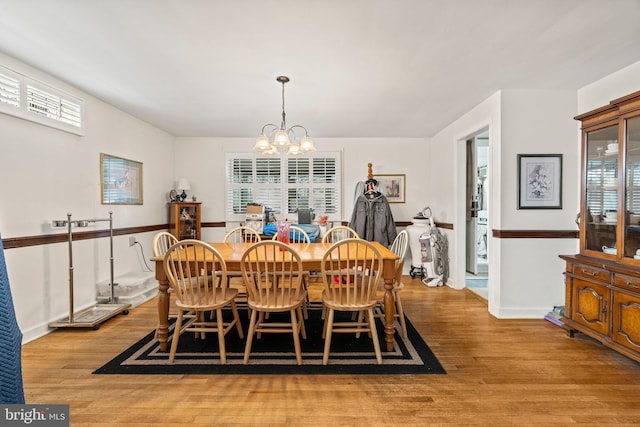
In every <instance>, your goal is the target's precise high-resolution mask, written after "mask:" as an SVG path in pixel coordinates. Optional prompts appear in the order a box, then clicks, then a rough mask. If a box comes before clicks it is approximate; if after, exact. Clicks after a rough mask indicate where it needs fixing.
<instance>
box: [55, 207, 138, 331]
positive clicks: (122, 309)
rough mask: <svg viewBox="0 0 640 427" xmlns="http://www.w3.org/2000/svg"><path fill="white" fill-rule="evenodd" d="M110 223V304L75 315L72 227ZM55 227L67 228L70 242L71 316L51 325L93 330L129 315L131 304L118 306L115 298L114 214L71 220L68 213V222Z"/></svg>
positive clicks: (57, 223) (96, 306)
mask: <svg viewBox="0 0 640 427" xmlns="http://www.w3.org/2000/svg"><path fill="white" fill-rule="evenodd" d="M101 221H109V245H110V255H109V262H110V270H111V271H110V273H111V283H110V286H111V296H110V298H109V303H108V304H96V305H95V306H93V307H89V308H87V309H84V310H82V311H80V312H78V313H74V308H73V233H72V231H71V227H72V226H73V225H76V226H78V227H87V226H89V223H95V222H101ZM52 225H53V226H54V227H64V226H65V225H66V226H67V231H68V235H69V237H68V240H69V316H68V317H65V318H62V319H60V320H58V321H57V322H52V323H49V326H50V327H52V328H69V327H73V328H93V329H98V328H99V327H100V323H102V322H104V321H106V320H107V319H110V318H112V317H114V316H116V315H118V314H120V313H122V314H129V310H128V308H129V307H131V304H118V298H117V297H116V296H115V291H114V287H115V286H116V285H117V284H116V283H114V280H113V273H114V270H113V212H109V218H107V219H82V220H76V221H72V220H71V213H67V220H66V221H64V220H62V221H58V220H54V221H53V222H52Z"/></svg>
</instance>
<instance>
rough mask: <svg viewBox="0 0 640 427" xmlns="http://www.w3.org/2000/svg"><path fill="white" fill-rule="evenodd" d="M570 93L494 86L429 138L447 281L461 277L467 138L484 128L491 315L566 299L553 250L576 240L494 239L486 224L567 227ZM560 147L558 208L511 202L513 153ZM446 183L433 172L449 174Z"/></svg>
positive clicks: (573, 167) (572, 194) (541, 309)
mask: <svg viewBox="0 0 640 427" xmlns="http://www.w3.org/2000/svg"><path fill="white" fill-rule="evenodd" d="M575 96H576V95H575V93H573V92H554V91H502V92H498V93H496V94H494V95H492V96H491V97H489V98H488V99H487V100H485V101H484V102H483V103H481V104H480V105H478V106H477V107H476V108H474V109H472V110H471V111H469V112H468V113H467V114H465V115H463V116H462V117H461V118H460V119H458V120H456V121H455V122H454V123H452V124H451V125H449V126H448V127H447V128H445V129H444V130H443V131H442V132H440V133H438V134H437V135H436V136H435V137H434V138H433V140H432V150H431V152H432V154H433V163H432V164H431V165H430V166H432V176H431V179H430V182H433V183H434V185H432V186H431V187H430V188H429V190H430V193H431V194H432V195H433V196H434V198H433V199H434V201H436V204H435V205H436V209H435V210H434V212H436V213H437V214H436V215H435V217H436V220H438V221H448V222H451V221H453V223H454V230H453V231H452V232H449V233H447V234H448V236H449V241H450V247H449V250H450V255H451V273H452V274H451V280H450V281H449V285H450V286H452V287H454V288H457V289H461V288H463V287H464V276H465V266H464V260H465V245H466V242H465V235H464V234H465V229H466V227H465V197H466V191H465V182H464V177H465V164H466V161H465V156H466V145H465V140H466V139H467V138H468V137H469V136H471V135H473V134H475V133H477V132H479V131H480V130H482V129H488V130H489V144H490V148H489V153H490V154H489V156H490V161H489V185H490V190H489V206H490V208H489V211H490V217H489V224H488V228H489V230H490V231H489V236H488V237H489V239H488V252H489V300H488V304H489V311H490V312H491V313H492V314H494V315H495V316H497V317H542V316H543V315H544V314H546V313H547V312H548V311H550V310H551V309H552V307H553V306H554V305H561V304H563V301H564V290H563V280H562V271H563V269H562V263H561V262H560V259H559V258H558V255H560V254H562V253H575V252H576V250H577V241H576V240H575V239H498V238H493V237H492V232H491V231H492V230H504V231H509V230H549V229H557V230H571V229H575V227H576V226H575V223H574V222H573V219H574V218H575V214H576V212H577V211H578V205H579V203H578V197H577V193H578V191H577V188H578V187H577V185H578V181H577V171H578V145H577V140H576V128H577V127H576V124H575V123H574V122H573V119H572V117H573V116H575V114H576V99H575ZM541 153H559V154H563V169H564V170H563V184H564V192H563V209H562V210H536V211H524V210H518V209H517V182H518V180H517V154H541ZM448 171H454V172H453V177H452V178H453V179H452V180H451V181H449V182H447V181H446V180H442V179H440V180H438V179H437V177H439V176H447V175H448V176H451V172H448Z"/></svg>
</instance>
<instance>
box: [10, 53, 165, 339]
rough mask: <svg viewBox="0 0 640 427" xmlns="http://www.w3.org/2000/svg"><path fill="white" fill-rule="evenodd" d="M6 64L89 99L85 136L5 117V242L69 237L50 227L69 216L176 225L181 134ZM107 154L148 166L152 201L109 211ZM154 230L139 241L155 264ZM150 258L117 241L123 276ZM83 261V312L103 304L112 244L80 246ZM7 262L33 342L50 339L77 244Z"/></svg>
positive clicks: (79, 299)
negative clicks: (104, 171)
mask: <svg viewBox="0 0 640 427" xmlns="http://www.w3.org/2000/svg"><path fill="white" fill-rule="evenodd" d="M0 63H1V64H3V65H5V66H8V67H9V68H12V69H14V70H16V71H18V72H20V73H22V74H25V75H28V76H30V77H33V78H36V79H38V80H40V81H43V82H45V83H47V84H50V85H52V86H54V87H57V88H60V89H63V90H65V91H67V92H69V93H71V94H73V95H75V96H77V97H79V98H82V99H84V102H85V114H86V121H85V127H86V134H85V136H82V137H80V136H76V135H72V134H69V133H66V132H63V131H60V130H56V129H53V128H50V127H47V126H43V125H39V124H35V123H32V122H29V121H26V120H22V119H18V118H15V117H12V116H8V115H5V114H0V129H2V131H1V132H0V145H1V147H2V149H1V150H2V151H1V153H2V154H1V155H0V179H1V180H2V182H3V183H4V188H5V195H4V200H3V202H2V204H0V232H1V233H2V237H3V238H4V239H6V238H10V237H25V236H34V235H42V234H54V233H64V234H65V235H66V228H65V229H62V230H61V229H52V228H51V227H50V223H51V220H53V219H66V214H67V212H71V213H72V215H73V219H89V218H108V217H109V211H110V210H111V211H113V218H114V228H122V227H133V226H140V225H150V224H162V223H166V221H167V208H166V201H167V200H166V193H167V191H168V190H169V189H170V188H172V186H173V182H172V180H173V141H174V138H173V137H172V136H171V135H169V134H167V133H165V132H162V131H160V130H158V129H156V128H154V127H152V126H150V125H148V124H147V123H144V122H142V121H140V120H138V119H136V118H134V117H132V116H130V115H127V114H125V113H123V112H121V111H119V110H117V109H115V108H113V107H111V106H110V105H108V104H105V103H104V102H102V101H100V100H98V99H96V98H94V97H91V96H89V95H87V94H86V93H83V92H81V91H79V90H78V89H76V88H74V87H72V86H70V85H68V84H65V83H64V82H61V81H58V80H56V79H54V78H52V77H51V76H48V75H46V74H43V73H41V72H39V71H38V70H35V69H33V68H31V67H29V66H27V65H25V64H23V63H20V62H18V61H16V60H14V59H12V58H10V57H7V56H5V55H1V54H0ZM101 152H106V153H108V154H112V155H115V156H119V157H124V158H128V159H132V160H136V161H140V162H142V163H143V173H144V204H143V205H141V206H106V205H101V203H100V200H101V199H100V153H101ZM107 228H108V222H106V223H96V224H95V225H93V226H91V227H90V228H89V230H91V229H93V230H96V229H107ZM84 230H87V229H81V230H79V231H84ZM152 234H153V233H144V235H138V236H136V238H137V239H138V241H140V243H141V244H142V245H143V248H144V251H145V255H146V258H147V259H149V258H150V257H151V238H152ZM140 253H141V252H140V249H139V247H138V245H135V246H134V247H129V245H128V236H121V237H116V238H114V260H115V261H114V265H115V274H116V276H117V275H120V274H124V273H126V272H129V271H136V272H142V271H143V269H144V267H145V266H144V264H143V262H142V260H141V258H140ZM73 257H74V284H75V286H74V290H75V298H74V305H75V307H76V308H77V309H81V308H84V307H88V306H91V305H93V304H94V303H95V301H96V289H95V284H96V283H97V282H100V281H103V280H107V279H108V278H109V271H110V270H109V239H108V238H101V239H94V240H82V241H77V242H74V244H73ZM5 258H6V261H7V270H8V274H9V280H10V284H11V292H12V295H13V301H14V305H15V308H16V316H17V319H18V324H19V325H20V328H21V330H22V332H23V335H24V340H25V342H26V341H29V340H32V339H34V338H36V337H38V336H40V335H42V334H44V333H46V332H47V331H48V327H47V325H48V323H49V322H51V321H56V320H58V319H61V318H62V317H65V316H67V315H68V307H69V304H68V283H69V280H68V277H69V275H68V272H69V269H68V265H69V261H68V245H67V244H66V243H60V244H52V245H41V246H32V247H25V248H17V249H9V250H5ZM149 264H151V263H149ZM150 267H151V268H153V265H150Z"/></svg>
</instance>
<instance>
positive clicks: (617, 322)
mask: <svg viewBox="0 0 640 427" xmlns="http://www.w3.org/2000/svg"><path fill="white" fill-rule="evenodd" d="M613 310H614V311H613V320H612V322H613V330H612V332H611V338H612V339H613V340H614V341H615V342H617V343H618V344H620V345H623V346H625V347H627V348H630V349H632V350H634V351H638V352H640V296H633V295H629V294H627V293H626V292H614V293H613Z"/></svg>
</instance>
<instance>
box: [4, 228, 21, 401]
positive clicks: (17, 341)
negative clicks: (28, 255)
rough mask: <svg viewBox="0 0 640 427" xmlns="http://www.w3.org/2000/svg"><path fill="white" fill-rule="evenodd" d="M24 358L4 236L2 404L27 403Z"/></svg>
mask: <svg viewBox="0 0 640 427" xmlns="http://www.w3.org/2000/svg"><path fill="white" fill-rule="evenodd" d="M21 356H22V332H21V331H20V328H19V327H18V321H17V320H16V313H15V311H14V308H13V299H12V298H11V288H10V287H9V276H8V274H7V265H6V263H5V261H4V247H3V246H2V236H0V357H2V363H0V403H24V389H23V388H22V360H21Z"/></svg>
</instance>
